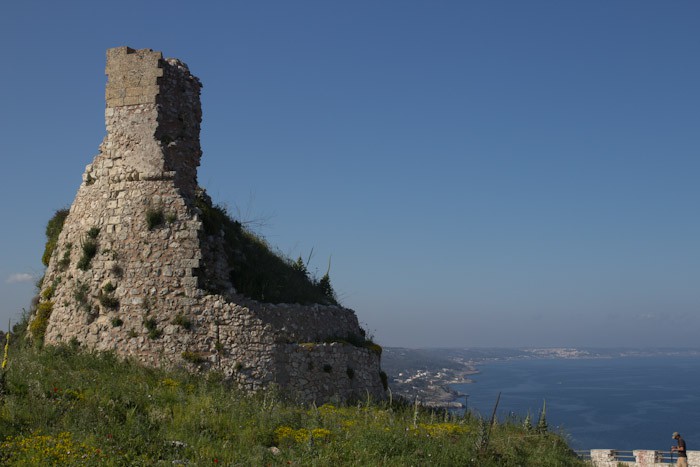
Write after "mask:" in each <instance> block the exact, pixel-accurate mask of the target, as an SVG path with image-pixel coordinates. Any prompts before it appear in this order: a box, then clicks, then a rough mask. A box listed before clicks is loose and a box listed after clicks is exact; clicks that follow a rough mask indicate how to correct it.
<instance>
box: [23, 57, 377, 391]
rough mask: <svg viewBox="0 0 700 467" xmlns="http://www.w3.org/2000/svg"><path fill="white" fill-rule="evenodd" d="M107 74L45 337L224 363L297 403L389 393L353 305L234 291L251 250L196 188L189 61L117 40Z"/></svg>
mask: <svg viewBox="0 0 700 467" xmlns="http://www.w3.org/2000/svg"><path fill="white" fill-rule="evenodd" d="M106 73H107V76H108V82H107V89H106V101H107V108H106V110H105V122H106V128H107V136H106V137H105V139H104V141H103V143H102V145H101V146H100V152H99V154H98V155H97V156H96V157H95V159H94V160H93V162H92V163H91V164H90V165H88V166H87V167H86V170H85V173H84V174H83V182H82V184H81V185H80V188H79V190H78V194H77V196H76V198H75V201H74V202H73V204H72V206H71V208H70V211H69V213H68V215H67V217H66V218H65V222H64V223H63V228H62V230H61V233H60V235H59V237H58V240H57V242H56V246H55V248H54V249H53V252H52V253H51V256H50V260H49V263H48V268H47V271H46V275H45V278H44V281H43V284H42V294H41V296H42V299H41V303H39V306H38V308H37V311H36V312H35V313H34V315H33V316H32V318H31V321H30V331H32V334H33V335H34V338H35V339H41V338H43V339H44V342H45V343H47V344H58V343H61V342H66V343H67V342H73V343H79V344H80V345H82V346H84V347H86V348H89V349H95V350H111V351H114V352H116V353H117V354H120V355H123V356H131V357H134V358H136V359H138V360H140V361H142V362H143V363H145V364H148V365H153V366H168V367H172V366H184V367H187V368H188V369H190V370H192V371H207V370H212V369H214V370H217V371H220V372H222V373H223V374H224V375H225V377H226V378H228V379H232V380H234V381H236V382H237V383H239V384H240V385H241V386H242V387H244V388H246V389H248V390H257V389H260V388H264V387H268V386H270V385H277V386H279V387H280V388H281V389H282V390H283V392H284V393H286V394H287V395H288V396H289V397H291V398H293V399H295V400H299V401H307V402H309V401H316V402H323V401H327V400H331V399H337V400H340V401H347V400H350V399H353V398H365V397H366V396H367V394H370V395H371V396H373V397H375V398H382V397H383V395H384V387H383V383H384V384H385V381H384V382H383V381H382V377H381V375H380V366H379V354H380V351H381V349H380V348H378V346H376V345H373V344H371V342H368V341H366V340H365V339H364V331H363V330H362V329H361V328H360V326H359V324H358V321H357V317H356V316H355V314H354V312H353V311H352V310H349V309H345V308H342V307H340V306H337V305H334V304H329V303H330V302H326V303H325V304H313V305H308V304H307V305H300V304H291V303H286V304H285V303H277V304H273V303H265V302H263V301H262V300H259V301H256V300H253V299H251V298H250V296H245V295H244V294H243V293H239V291H237V289H236V286H235V283H234V280H233V279H232V277H235V276H236V274H238V273H237V272H236V271H237V269H236V262H237V261H246V257H245V254H243V253H241V252H239V251H233V250H232V249H231V247H230V246H229V247H227V243H226V242H227V240H226V235H227V233H226V232H225V231H224V230H225V229H224V228H223V227H221V226H220V225H219V224H216V223H215V222H212V221H211V219H207V217H206V216H207V212H210V211H211V201H210V200H209V198H208V197H207V196H206V194H204V192H203V190H201V189H200V188H199V187H198V185H197V167H198V166H199V161H200V157H201V153H202V152H201V149H200V144H199V129H200V122H201V115H202V114H201V107H200V100H199V95H200V89H201V84H200V82H199V80H198V79H197V78H196V77H194V76H192V75H191V74H190V72H189V69H188V68H187V66H186V65H185V64H184V63H182V62H180V61H179V60H176V59H163V57H162V54H161V53H160V52H155V51H152V50H150V49H143V50H132V49H130V48H128V47H118V48H114V49H109V50H108V51H107V68H106ZM207 222H208V224H207ZM212 225H213V226H214V227H212ZM207 227H208V228H207ZM247 260H248V261H250V258H248V259H247Z"/></svg>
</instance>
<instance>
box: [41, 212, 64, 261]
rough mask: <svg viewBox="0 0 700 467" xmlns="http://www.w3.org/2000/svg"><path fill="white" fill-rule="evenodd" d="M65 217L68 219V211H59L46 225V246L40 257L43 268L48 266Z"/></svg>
mask: <svg viewBox="0 0 700 467" xmlns="http://www.w3.org/2000/svg"><path fill="white" fill-rule="evenodd" d="M66 217H68V209H59V210H58V211H56V212H55V213H54V215H53V217H52V218H51V219H50V220H49V222H48V223H47V224H46V245H45V246H44V254H43V255H42V256H41V262H42V263H44V266H48V265H49V261H50V260H51V255H52V254H53V251H54V250H55V249H56V244H57V243H58V236H59V235H60V234H61V231H62V230H63V224H64V222H65V221H66Z"/></svg>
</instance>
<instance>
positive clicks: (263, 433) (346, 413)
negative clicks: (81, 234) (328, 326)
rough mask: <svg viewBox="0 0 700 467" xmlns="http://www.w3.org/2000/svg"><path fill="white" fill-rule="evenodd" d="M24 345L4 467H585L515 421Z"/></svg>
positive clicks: (15, 374)
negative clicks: (304, 400)
mask: <svg viewBox="0 0 700 467" xmlns="http://www.w3.org/2000/svg"><path fill="white" fill-rule="evenodd" d="M24 325H26V323H24ZM21 327H22V326H18V327H17V328H16V329H18V330H21ZM17 337H18V338H13V339H12V345H11V347H10V351H9V360H8V365H7V374H6V378H5V384H4V389H5V390H4V394H3V395H2V396H0V398H1V402H2V410H0V464H2V465H8V466H19V465H106V466H127V465H129V466H131V465H272V466H276V465H383V466H404V465H445V466H447V465H464V466H470V465H471V466H481V467H491V466H494V467H495V466H506V467H507V466H517V465H537V466H543V467H547V466H562V465H566V466H583V465H585V464H584V463H583V462H581V461H579V460H578V459H576V457H575V456H574V454H573V453H572V451H571V450H570V449H569V447H568V446H567V444H566V442H565V441H564V439H563V438H562V437H561V436H559V435H556V434H553V433H551V432H548V431H547V432H543V433H538V432H537V430H527V429H526V428H524V427H523V423H522V421H521V420H520V419H518V418H515V417H512V418H508V419H506V420H499V421H498V423H495V424H494V425H493V426H490V424H489V422H488V420H484V419H482V418H481V417H479V416H477V415H473V414H467V415H466V416H464V415H463V414H461V413H459V414H452V413H448V412H436V411H428V410H424V409H421V408H420V407H415V406H414V405H413V404H399V403H396V402H393V403H390V402H384V403H373V402H371V401H361V402H358V403H356V404H355V405H351V406H337V405H331V404H327V405H322V406H320V407H316V406H307V407H302V406H299V405H295V404H291V403H287V402H284V401H283V400H282V399H281V398H280V397H278V396H277V395H275V394H274V393H271V392H268V393H261V394H258V395H254V396H251V395H246V394H242V393H240V392H239V391H237V390H236V389H234V388H232V387H229V386H227V385H226V384H225V383H222V381H221V378H220V377H219V376H218V375H217V374H216V373H213V374H211V375H210V376H209V377H206V378H203V377H202V376H201V375H190V374H188V373H186V372H185V371H169V372H168V371H164V370H157V369H151V368H146V367H143V366H141V365H139V364H136V363H134V362H132V361H129V360H127V361H122V360H120V359H118V358H117V357H115V356H114V355H113V354H110V353H89V352H80V351H78V349H77V346H70V345H65V346H59V347H49V346H47V347H45V348H43V349H39V348H35V347H33V346H27V345H25V344H24V343H25V342H26V340H25V339H22V338H19V337H20V336H17ZM334 371H335V369H334ZM338 371H341V369H338ZM342 371H343V372H346V371H347V369H346V368H342Z"/></svg>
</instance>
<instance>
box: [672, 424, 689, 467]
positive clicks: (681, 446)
mask: <svg viewBox="0 0 700 467" xmlns="http://www.w3.org/2000/svg"><path fill="white" fill-rule="evenodd" d="M673 439H675V440H676V442H677V443H678V446H671V452H674V451H675V452H677V453H678V462H676V465H677V466H679V467H688V454H687V453H686V452H685V440H684V439H683V438H681V434H680V433H678V432H677V431H675V432H674V433H673Z"/></svg>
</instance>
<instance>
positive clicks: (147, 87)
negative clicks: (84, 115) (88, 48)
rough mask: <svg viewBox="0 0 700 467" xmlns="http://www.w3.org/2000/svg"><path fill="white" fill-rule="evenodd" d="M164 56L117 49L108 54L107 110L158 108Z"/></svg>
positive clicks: (109, 50) (152, 52)
mask: <svg viewBox="0 0 700 467" xmlns="http://www.w3.org/2000/svg"><path fill="white" fill-rule="evenodd" d="M162 60H163V53H162V52H154V51H153V50H151V49H141V50H134V49H131V48H129V47H115V48H113V49H108V50H107V67H106V69H105V73H106V74H107V77H108V81H107V88H106V92H105V98H106V101H107V107H122V106H125V105H137V104H155V103H156V98H157V96H158V94H160V86H159V84H160V83H159V81H160V78H161V77H162V76H163V65H162Z"/></svg>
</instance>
